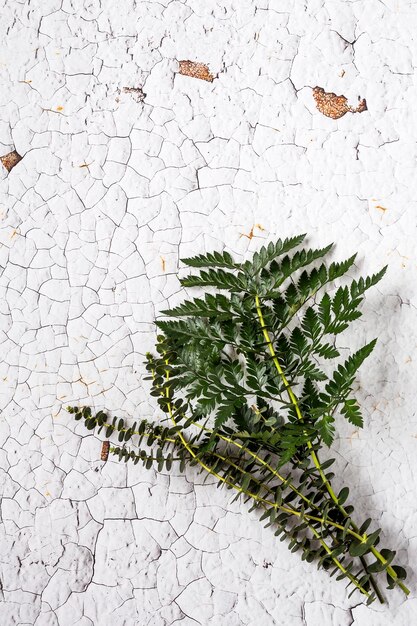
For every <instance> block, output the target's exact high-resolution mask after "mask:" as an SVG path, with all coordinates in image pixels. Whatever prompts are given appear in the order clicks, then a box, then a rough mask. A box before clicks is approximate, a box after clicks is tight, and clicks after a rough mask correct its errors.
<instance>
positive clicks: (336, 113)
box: [313, 87, 368, 120]
mask: <svg viewBox="0 0 417 626" xmlns="http://www.w3.org/2000/svg"><path fill="white" fill-rule="evenodd" d="M313 97H314V100H315V102H316V107H317V109H318V110H319V111H320V113H323V115H325V116H326V117H331V118H332V119H334V120H337V119H339V118H340V117H343V116H344V115H346V113H362V112H363V111H367V110H368V108H367V106H366V100H365V99H362V100H360V101H359V104H358V106H357V107H352V106H350V105H349V104H348V100H347V98H346V97H345V96H337V95H336V94H335V93H331V92H329V93H327V92H326V91H324V89H323V88H322V87H314V89H313Z"/></svg>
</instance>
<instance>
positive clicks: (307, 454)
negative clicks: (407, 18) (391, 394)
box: [68, 235, 408, 603]
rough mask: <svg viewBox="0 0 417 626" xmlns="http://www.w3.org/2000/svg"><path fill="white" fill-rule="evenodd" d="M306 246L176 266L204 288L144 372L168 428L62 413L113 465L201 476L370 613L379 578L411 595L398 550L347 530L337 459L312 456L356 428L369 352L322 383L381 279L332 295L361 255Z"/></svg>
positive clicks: (163, 328)
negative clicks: (240, 502)
mask: <svg viewBox="0 0 417 626" xmlns="http://www.w3.org/2000/svg"><path fill="white" fill-rule="evenodd" d="M304 239H305V235H300V236H297V237H292V238H289V239H285V240H278V241H277V242H276V243H269V244H268V245H267V246H264V247H262V248H261V249H260V250H259V251H258V252H256V253H255V254H254V255H253V257H252V259H251V260H247V261H245V262H243V263H239V262H236V261H235V260H234V259H233V258H232V256H231V255H230V254H229V253H227V252H222V253H221V252H213V253H208V254H204V255H200V256H196V257H193V258H189V259H185V260H184V263H185V264H186V265H187V266H189V267H191V268H194V269H195V270H197V273H194V274H191V275H189V276H187V277H186V278H184V279H182V280H181V284H182V285H183V286H185V287H190V288H191V287H199V288H200V289H201V288H203V289H204V288H206V287H209V288H210V290H209V292H206V293H203V295H200V296H199V297H197V298H194V299H192V300H185V301H184V302H183V303H182V304H180V305H179V306H176V307H175V308H173V309H171V310H169V311H164V312H163V313H164V316H165V319H162V320H158V321H157V322H156V324H157V326H158V329H159V331H160V335H159V336H158V338H157V343H156V351H155V354H154V355H151V354H148V355H147V364H146V367H147V370H148V374H149V376H148V377H147V380H149V381H151V388H150V394H151V396H153V397H155V398H156V401H157V403H158V406H159V408H160V410H161V412H162V414H163V419H162V421H161V420H156V422H155V423H152V422H149V421H147V420H140V421H138V422H134V423H133V424H130V423H129V424H125V421H124V419H122V418H120V419H119V418H117V417H113V418H111V419H110V418H109V417H108V415H107V414H106V413H104V412H103V411H99V412H98V413H97V414H96V415H93V414H92V412H91V409H90V408H89V407H81V408H78V407H73V408H71V407H70V408H68V410H69V411H70V412H71V413H73V414H74V417H75V419H76V420H84V424H85V426H86V428H87V429H88V430H94V429H97V432H98V433H103V434H104V436H105V437H106V438H110V437H111V438H112V439H113V440H114V441H115V442H116V443H115V445H114V447H112V448H110V452H111V453H112V454H113V455H116V457H118V458H119V459H120V460H124V461H125V462H127V461H132V462H133V463H135V464H137V463H142V464H143V465H144V466H145V467H146V468H151V467H154V468H155V469H157V470H158V471H162V470H168V471H169V470H170V469H171V467H172V465H173V463H176V462H178V463H179V466H180V470H181V471H184V469H185V467H186V465H190V466H192V467H195V468H196V470H199V471H205V472H209V473H210V474H211V475H212V476H214V477H215V478H216V479H217V481H218V486H221V485H223V486H225V487H226V488H227V489H229V490H231V491H233V492H234V499H237V498H240V497H242V498H243V499H244V501H245V502H246V501H250V502H251V503H252V508H254V509H256V510H259V513H260V520H261V521H264V523H265V524H266V525H267V526H271V528H273V529H274V532H275V535H276V536H277V537H280V538H281V540H283V539H286V540H288V547H289V548H290V550H291V551H292V552H297V551H299V553H300V556H301V558H302V560H305V561H307V562H312V561H316V563H317V565H318V567H323V568H324V569H326V570H328V572H329V574H330V575H331V576H333V575H336V574H337V580H341V579H346V582H347V584H348V585H352V587H353V591H354V590H355V589H359V590H360V591H361V592H362V593H363V594H365V596H366V597H367V602H368V603H369V602H372V601H373V600H374V599H375V597H376V596H377V597H378V599H379V600H380V601H381V602H382V601H383V598H382V595H381V593H380V591H379V588H378V586H377V584H376V582H375V580H374V579H373V575H374V574H379V573H381V572H384V573H385V574H386V576H387V580H388V585H389V588H392V587H395V586H399V587H400V588H401V589H402V590H403V591H404V592H405V593H408V589H407V588H406V587H405V585H404V584H403V582H402V581H403V580H404V578H405V575H406V574H405V571H404V570H403V568H401V567H399V566H397V565H391V563H392V561H393V559H394V556H395V553H394V552H393V551H391V550H388V549H386V548H383V549H381V550H379V549H378V548H377V547H376V546H377V545H378V543H379V533H380V530H379V529H378V530H374V531H373V532H371V533H370V534H367V530H368V527H369V526H370V525H371V520H366V521H365V522H364V523H363V524H362V525H361V526H360V527H358V526H357V525H356V524H355V522H354V520H353V513H354V507H353V505H352V504H348V505H346V504H345V503H346V502H347V500H348V497H349V489H348V488H347V487H342V488H341V489H340V491H339V495H336V493H335V492H334V490H333V488H332V486H331V482H332V480H333V478H334V474H333V473H332V472H331V471H329V468H330V467H331V466H332V464H333V462H334V459H328V460H327V461H325V462H321V461H320V459H319V453H320V451H321V450H322V448H323V447H325V446H330V445H331V443H332V441H333V439H334V437H335V434H336V426H337V421H338V419H340V418H345V419H346V420H347V421H348V422H349V423H350V424H352V425H353V426H355V427H362V426H363V418H362V415H361V411H360V408H359V405H358V403H357V401H356V399H355V398H354V397H351V393H352V388H353V384H354V381H355V377H356V376H357V372H358V369H359V368H360V366H361V365H362V364H363V362H364V360H365V359H366V358H368V357H369V356H370V354H371V352H372V350H373V349H374V347H375V343H376V341H375V340H373V341H370V342H369V343H367V344H366V345H364V346H363V347H361V348H360V349H359V350H357V351H356V352H354V353H353V354H352V355H351V356H349V357H348V358H346V359H345V360H344V361H342V362H340V363H339V364H336V366H335V367H334V370H333V373H332V374H326V373H325V372H328V371H329V369H328V362H329V361H331V360H332V359H338V358H339V357H340V353H339V350H338V348H337V347H336V339H337V337H338V335H339V334H340V333H342V332H343V331H344V330H346V329H347V328H348V327H349V325H350V324H351V323H352V322H354V321H355V320H356V319H358V318H359V317H360V316H361V314H362V313H361V312H360V311H359V306H360V305H361V303H362V301H363V298H364V293H365V291H367V290H368V289H369V288H370V287H372V286H373V285H375V284H376V283H377V282H378V281H379V280H380V279H381V278H382V276H383V275H384V273H385V270H386V268H384V269H383V270H381V271H380V272H379V273H377V274H375V275H373V276H370V277H365V278H359V279H358V280H351V281H350V283H349V284H346V285H344V286H339V287H337V288H333V287H332V283H333V281H335V280H337V279H339V278H341V277H343V276H345V275H346V273H347V272H348V271H349V270H351V269H352V268H353V264H354V261H355V255H353V256H351V257H349V258H348V259H346V260H345V261H342V262H332V263H330V264H327V263H326V262H325V261H323V259H324V257H326V255H327V254H328V253H329V252H330V250H331V248H332V245H329V246H326V247H324V248H320V249H309V248H301V249H300V245H301V244H302V243H303V241H304ZM317 261H318V262H319V264H317V263H316V262H317ZM325 286H329V291H328V292H326V293H322V294H320V295H318V292H319V291H320V290H321V289H323V288H324V287H325ZM219 292H220V293H219ZM324 362H327V365H326V367H324ZM127 442H129V446H127V445H126V444H127ZM367 555H370V556H371V557H372V559H373V561H372V562H371V563H370V564H368V563H367V561H366V556H367Z"/></svg>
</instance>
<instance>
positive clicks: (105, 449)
mask: <svg viewBox="0 0 417 626" xmlns="http://www.w3.org/2000/svg"><path fill="white" fill-rule="evenodd" d="M109 450H110V442H109V441H103V445H102V446H101V457H100V458H101V460H102V461H107V459H108V458H109Z"/></svg>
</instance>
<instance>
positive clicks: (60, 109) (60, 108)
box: [56, 106, 64, 111]
mask: <svg viewBox="0 0 417 626" xmlns="http://www.w3.org/2000/svg"><path fill="white" fill-rule="evenodd" d="M56 110H57V111H63V110H64V107H61V106H59V107H57V108H56Z"/></svg>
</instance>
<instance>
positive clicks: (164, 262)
mask: <svg viewBox="0 0 417 626" xmlns="http://www.w3.org/2000/svg"><path fill="white" fill-rule="evenodd" d="M161 266H162V271H163V272H165V271H166V266H167V264H166V261H165V259H164V257H163V256H161Z"/></svg>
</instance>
